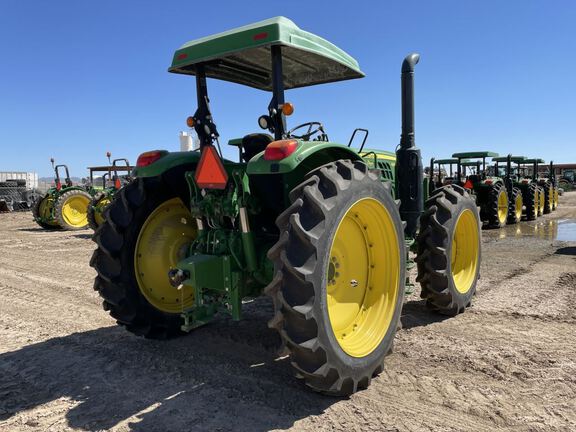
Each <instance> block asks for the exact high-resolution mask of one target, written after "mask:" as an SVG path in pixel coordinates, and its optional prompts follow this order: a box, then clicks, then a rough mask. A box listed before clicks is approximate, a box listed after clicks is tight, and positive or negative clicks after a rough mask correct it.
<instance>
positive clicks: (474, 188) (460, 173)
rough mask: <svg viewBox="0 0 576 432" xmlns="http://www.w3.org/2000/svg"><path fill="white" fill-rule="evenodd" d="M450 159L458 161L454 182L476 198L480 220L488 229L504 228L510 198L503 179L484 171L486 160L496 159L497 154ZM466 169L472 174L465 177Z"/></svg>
mask: <svg viewBox="0 0 576 432" xmlns="http://www.w3.org/2000/svg"><path fill="white" fill-rule="evenodd" d="M452 157H453V158H456V159H458V169H457V171H456V176H457V178H456V182H457V184H459V185H461V186H463V187H464V188H465V189H466V190H469V191H471V192H472V193H473V194H474V195H475V196H476V203H477V204H478V205H479V206H480V218H481V220H482V221H483V222H486V226H487V227H488V228H501V227H503V226H505V225H506V223H507V221H508V207H509V204H508V203H509V202H510V197H509V196H508V191H507V190H506V185H505V183H504V179H502V178H501V177H498V176H492V175H488V173H487V170H486V158H494V157H498V153H494V152H489V151H476V152H465V153H454V154H453V155H452ZM464 159H467V160H466V161H464ZM467 169H469V170H473V172H472V173H471V174H469V175H466V170H467Z"/></svg>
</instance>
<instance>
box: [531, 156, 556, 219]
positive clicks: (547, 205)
mask: <svg viewBox="0 0 576 432" xmlns="http://www.w3.org/2000/svg"><path fill="white" fill-rule="evenodd" d="M544 163H546V162H545V161H544V160H543V159H540V158H533V159H525V160H524V168H525V173H526V174H525V177H524V181H529V182H530V183H533V184H535V185H536V187H537V190H538V207H537V213H538V216H542V215H544V214H548V213H550V212H551V211H552V207H553V201H554V196H555V191H554V185H553V184H552V180H551V179H548V178H544V177H540V175H539V172H538V165H539V164H544ZM528 168H530V170H529V171H528Z"/></svg>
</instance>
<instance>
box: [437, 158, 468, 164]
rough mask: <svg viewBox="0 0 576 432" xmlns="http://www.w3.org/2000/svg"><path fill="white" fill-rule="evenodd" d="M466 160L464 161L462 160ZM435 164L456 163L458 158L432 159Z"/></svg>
mask: <svg viewBox="0 0 576 432" xmlns="http://www.w3.org/2000/svg"><path fill="white" fill-rule="evenodd" d="M463 162H466V161H463ZM434 163H435V164H438V165H444V164H457V163H458V159H456V158H448V159H435V160H434Z"/></svg>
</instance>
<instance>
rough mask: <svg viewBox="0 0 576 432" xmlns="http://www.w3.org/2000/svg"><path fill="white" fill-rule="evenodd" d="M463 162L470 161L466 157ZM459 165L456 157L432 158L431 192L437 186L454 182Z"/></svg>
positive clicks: (429, 182)
mask: <svg viewBox="0 0 576 432" xmlns="http://www.w3.org/2000/svg"><path fill="white" fill-rule="evenodd" d="M461 162H462V163H467V162H469V160H468V159H465V160H462V161H461ZM435 167H436V168H435ZM446 167H448V168H446ZM457 167H458V159H456V158H448V159H434V158H432V159H430V167H429V168H428V172H429V175H428V179H429V181H428V185H429V189H428V190H429V193H431V192H432V191H433V190H434V189H436V188H439V187H442V186H446V185H449V184H454V182H455V180H456V175H455V173H456V170H455V168H456V169H457Z"/></svg>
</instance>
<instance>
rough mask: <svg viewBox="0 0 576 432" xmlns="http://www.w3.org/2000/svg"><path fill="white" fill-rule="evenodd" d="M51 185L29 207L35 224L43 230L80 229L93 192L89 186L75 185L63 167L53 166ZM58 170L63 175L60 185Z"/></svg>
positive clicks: (83, 224) (66, 168) (86, 223)
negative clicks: (52, 182) (62, 171)
mask: <svg viewBox="0 0 576 432" xmlns="http://www.w3.org/2000/svg"><path fill="white" fill-rule="evenodd" d="M50 162H51V163H52V168H53V169H54V186H52V187H51V188H50V189H48V191H47V192H46V194H45V195H44V196H43V197H41V198H40V199H38V200H37V201H36V202H35V203H34V206H33V207H32V216H33V217H34V221H35V222H36V223H37V224H38V225H40V226H41V227H42V228H45V229H65V230H79V229H84V228H86V226H87V225H88V218H87V214H88V205H89V203H90V200H91V199H92V194H93V190H92V189H91V188H90V187H86V186H79V185H74V184H73V183H72V180H70V172H69V171H68V167H67V166H66V165H56V166H54V159H53V158H51V159H50ZM60 170H64V172H65V173H66V176H65V177H64V182H63V183H62V177H61V176H60Z"/></svg>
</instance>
